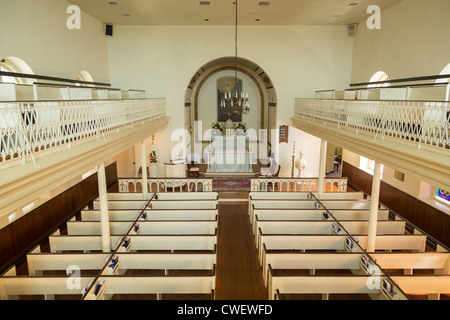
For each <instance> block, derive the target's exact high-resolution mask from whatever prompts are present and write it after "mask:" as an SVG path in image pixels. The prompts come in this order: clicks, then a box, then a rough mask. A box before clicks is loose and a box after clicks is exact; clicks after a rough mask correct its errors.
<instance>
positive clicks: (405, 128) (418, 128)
mask: <svg viewBox="0 0 450 320" xmlns="http://www.w3.org/2000/svg"><path fill="white" fill-rule="evenodd" d="M295 116H296V117H297V118H302V119H304V120H307V121H311V122H315V123H319V124H326V125H327V126H334V127H336V128H341V129H351V130H353V131H354V132H356V133H359V132H365V133H369V134H372V135H373V136H374V137H375V138H376V137H383V136H389V137H392V138H397V139H402V140H407V141H412V142H416V143H418V144H424V145H428V146H433V147H438V148H443V149H450V103H448V102H432V101H387V100H380V101H369V100H365V101H363V100H321V99H296V108H295Z"/></svg>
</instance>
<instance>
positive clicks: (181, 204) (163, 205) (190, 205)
mask: <svg viewBox="0 0 450 320" xmlns="http://www.w3.org/2000/svg"><path fill="white" fill-rule="evenodd" d="M147 202H148V201H145V200H142V201H138V200H130V201H128V200H108V209H112V210H119V209H144V207H145V206H146V204H147ZM217 203H218V201H216V200H179V201H173V200H161V201H152V202H151V203H150V207H151V208H152V209H217ZM93 206H94V209H95V210H98V209H100V202H99V201H98V200H94V201H93Z"/></svg>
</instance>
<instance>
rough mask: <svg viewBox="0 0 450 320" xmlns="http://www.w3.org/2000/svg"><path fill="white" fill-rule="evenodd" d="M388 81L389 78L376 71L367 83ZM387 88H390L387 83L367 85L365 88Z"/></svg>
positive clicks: (383, 73)
mask: <svg viewBox="0 0 450 320" xmlns="http://www.w3.org/2000/svg"><path fill="white" fill-rule="evenodd" d="M388 80H389V76H388V75H387V74H386V72H384V71H378V72H376V73H375V74H374V75H373V76H372V78H370V80H369V82H380V81H388ZM389 86H390V84H389V83H374V84H369V85H368V86H367V87H368V88H380V87H389Z"/></svg>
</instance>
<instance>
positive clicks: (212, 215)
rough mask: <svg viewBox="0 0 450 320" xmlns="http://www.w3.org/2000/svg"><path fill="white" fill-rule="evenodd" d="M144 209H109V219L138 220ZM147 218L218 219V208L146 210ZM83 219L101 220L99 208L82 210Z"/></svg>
mask: <svg viewBox="0 0 450 320" xmlns="http://www.w3.org/2000/svg"><path fill="white" fill-rule="evenodd" d="M141 211H142V210H109V211H108V214H109V221H132V220H136V219H137V218H138V216H139V214H140V213H141ZM145 213H146V220H152V221H153V220H216V216H217V215H218V210H215V209H195V210H181V209H179V210H170V209H167V210H158V209H152V210H146V211H145ZM81 220H82V221H100V211H99V210H82V211H81Z"/></svg>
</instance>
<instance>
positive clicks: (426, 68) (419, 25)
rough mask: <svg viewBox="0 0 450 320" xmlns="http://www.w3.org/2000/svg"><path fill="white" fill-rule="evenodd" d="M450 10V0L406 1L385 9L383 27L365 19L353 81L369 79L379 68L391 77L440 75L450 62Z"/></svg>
mask: <svg viewBox="0 0 450 320" xmlns="http://www.w3.org/2000/svg"><path fill="white" fill-rule="evenodd" d="M449 12H450V1H448V0H427V1H424V0H403V1H402V2H400V3H398V4H397V5H395V6H392V7H391V8H389V9H387V10H385V11H382V12H381V29H380V30H369V29H368V28H367V26H366V21H365V20H364V21H361V22H360V23H359V27H358V34H357V36H356V38H355V44H354V50H353V67H352V82H354V83H355V82H368V81H369V80H370V78H371V76H372V75H373V74H374V73H375V72H377V71H384V72H386V73H387V74H388V76H389V78H390V79H398V78H406V77H417V76H428V75H437V74H439V73H440V72H441V71H442V69H443V68H444V67H445V66H446V65H447V64H448V63H449V62H450V41H449V30H450V19H449V17H448V15H449ZM368 17H369V16H368Z"/></svg>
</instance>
